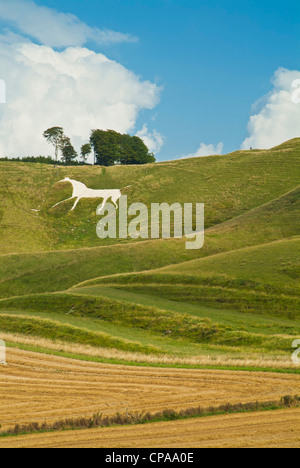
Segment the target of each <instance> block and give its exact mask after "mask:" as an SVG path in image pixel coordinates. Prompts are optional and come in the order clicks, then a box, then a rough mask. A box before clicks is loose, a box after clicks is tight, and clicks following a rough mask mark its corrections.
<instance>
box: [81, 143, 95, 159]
mask: <svg viewBox="0 0 300 468" xmlns="http://www.w3.org/2000/svg"><path fill="white" fill-rule="evenodd" d="M91 152H92V147H91V145H90V143H86V144H85V145H82V147H81V159H82V160H83V162H86V160H87V157H88V156H89V154H91Z"/></svg>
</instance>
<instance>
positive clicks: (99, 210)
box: [97, 198, 107, 215]
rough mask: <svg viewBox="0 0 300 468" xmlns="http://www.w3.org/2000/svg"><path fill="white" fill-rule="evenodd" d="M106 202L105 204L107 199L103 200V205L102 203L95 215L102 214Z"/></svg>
mask: <svg viewBox="0 0 300 468" xmlns="http://www.w3.org/2000/svg"><path fill="white" fill-rule="evenodd" d="M106 202H107V198H103V203H102V205H101V207H100V208H99V209H98V210H97V213H98V214H99V215H100V214H102V213H101V212H102V210H103V208H104V207H105V205H106Z"/></svg>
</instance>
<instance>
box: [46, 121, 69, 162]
mask: <svg viewBox="0 0 300 468" xmlns="http://www.w3.org/2000/svg"><path fill="white" fill-rule="evenodd" d="M43 137H44V138H46V140H47V141H48V142H49V143H51V144H52V145H54V148H55V160H56V161H57V160H58V150H59V148H60V147H61V144H62V140H63V138H64V130H63V128H62V127H52V128H48V130H46V131H45V132H44V133H43Z"/></svg>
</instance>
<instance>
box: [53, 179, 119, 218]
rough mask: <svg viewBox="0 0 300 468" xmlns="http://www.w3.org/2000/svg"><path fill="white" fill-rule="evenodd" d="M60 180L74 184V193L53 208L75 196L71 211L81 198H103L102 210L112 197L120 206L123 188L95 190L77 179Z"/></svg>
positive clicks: (115, 203)
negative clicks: (119, 201)
mask: <svg viewBox="0 0 300 468" xmlns="http://www.w3.org/2000/svg"><path fill="white" fill-rule="evenodd" d="M60 182H70V184H72V186H73V194H72V196H71V197H70V198H67V199H66V200H63V201H61V202H59V203H56V205H54V206H53V207H52V208H55V207H56V206H58V205H60V204H61V203H65V202H66V201H68V200H72V199H73V198H76V200H75V203H74V205H73V208H72V209H71V211H73V210H75V208H76V206H77V204H78V202H79V200H81V199H82V198H102V199H103V203H102V206H101V209H100V211H101V210H102V209H103V208H104V206H105V204H106V202H107V200H109V198H111V201H112V202H113V203H114V205H115V206H116V208H118V205H117V201H118V200H119V199H120V198H121V196H122V193H121V190H119V189H112V190H93V189H90V188H88V187H86V186H85V185H84V184H83V183H82V182H78V181H77V180H72V179H70V178H69V177H66V178H65V179H63V180H60V181H59V183H60ZM126 188H127V187H126Z"/></svg>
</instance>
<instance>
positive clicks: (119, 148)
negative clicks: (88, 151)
mask: <svg viewBox="0 0 300 468" xmlns="http://www.w3.org/2000/svg"><path fill="white" fill-rule="evenodd" d="M90 144H91V146H92V148H93V149H94V152H95V155H96V160H97V162H96V164H99V165H100V166H113V165H114V164H124V165H125V164H126V165H128V164H149V163H154V162H155V157H154V154H152V153H150V152H149V149H148V148H147V146H146V145H145V143H144V142H143V140H141V138H139V137H137V136H130V135H127V134H124V135H122V134H121V133H118V132H115V131H114V130H93V131H92V134H91V137H90Z"/></svg>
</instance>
